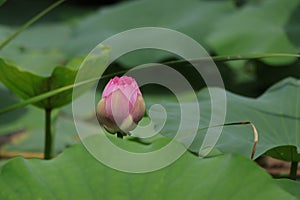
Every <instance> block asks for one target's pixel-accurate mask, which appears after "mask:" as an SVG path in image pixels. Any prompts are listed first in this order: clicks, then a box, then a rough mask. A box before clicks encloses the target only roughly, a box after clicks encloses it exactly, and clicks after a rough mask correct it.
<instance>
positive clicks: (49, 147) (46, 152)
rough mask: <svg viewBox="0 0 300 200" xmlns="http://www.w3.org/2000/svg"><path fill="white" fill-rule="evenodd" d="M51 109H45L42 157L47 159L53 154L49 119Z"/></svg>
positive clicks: (51, 129)
mask: <svg viewBox="0 0 300 200" xmlns="http://www.w3.org/2000/svg"><path fill="white" fill-rule="evenodd" d="M51 111H52V110H51V109H45V120H46V122H45V149H44V159H46V160H49V159H51V158H52V156H53V139H54V132H53V125H52V119H51Z"/></svg>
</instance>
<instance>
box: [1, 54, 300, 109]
mask: <svg viewBox="0 0 300 200" xmlns="http://www.w3.org/2000/svg"><path fill="white" fill-rule="evenodd" d="M271 57H274V58H276V57H293V58H300V55H299V54H284V53H270V54H245V55H235V56H233V55H228V56H213V57H204V58H199V59H193V60H189V61H190V62H197V61H204V60H209V59H212V60H214V61H216V62H221V61H224V62H226V61H231V60H250V59H259V58H271ZM186 62H188V61H186V60H179V61H170V62H165V63H163V64H166V65H167V64H179V63H186ZM147 67H152V66H147ZM126 72H127V70H123V71H119V72H115V73H112V74H107V75H104V76H102V77H101V79H103V78H108V77H112V76H114V75H120V74H124V73H126ZM96 81H99V79H98V78H95V79H90V80H85V81H82V82H79V83H76V84H71V85H67V86H64V87H60V88H57V89H55V90H52V91H49V92H46V93H43V94H40V95H37V96H35V97H32V98H29V99H26V100H24V101H22V102H19V103H16V104H13V105H11V106H8V107H5V108H3V109H1V110H0V115H1V114H4V113H6V112H9V111H12V110H15V109H17V108H20V107H23V106H26V105H28V104H33V103H36V102H39V101H42V100H44V99H46V98H48V97H52V96H54V95H56V94H59V93H62V92H65V91H67V90H71V89H72V88H75V87H79V86H82V85H85V84H90V83H91V82H96Z"/></svg>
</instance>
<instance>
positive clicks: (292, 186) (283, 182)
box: [276, 179, 300, 199]
mask: <svg viewBox="0 0 300 200" xmlns="http://www.w3.org/2000/svg"><path fill="white" fill-rule="evenodd" d="M276 182H277V184H278V185H279V186H280V187H281V188H282V189H284V190H285V191H287V192H289V193H290V194H292V195H294V196H295V197H297V198H298V199H300V190H299V188H300V182H299V181H292V180H290V179H277V180H276Z"/></svg>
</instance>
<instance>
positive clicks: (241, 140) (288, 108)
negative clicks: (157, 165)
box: [146, 78, 300, 161]
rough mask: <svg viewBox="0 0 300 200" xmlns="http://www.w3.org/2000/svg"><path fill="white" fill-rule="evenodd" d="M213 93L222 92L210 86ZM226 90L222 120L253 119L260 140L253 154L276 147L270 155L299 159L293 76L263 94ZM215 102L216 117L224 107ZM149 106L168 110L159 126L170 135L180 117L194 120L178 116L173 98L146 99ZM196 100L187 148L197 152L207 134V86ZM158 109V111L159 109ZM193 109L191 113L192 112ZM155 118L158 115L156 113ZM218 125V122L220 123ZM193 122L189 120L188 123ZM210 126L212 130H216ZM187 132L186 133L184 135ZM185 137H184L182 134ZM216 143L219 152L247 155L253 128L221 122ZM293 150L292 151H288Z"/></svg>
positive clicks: (299, 101) (297, 92)
mask: <svg viewBox="0 0 300 200" xmlns="http://www.w3.org/2000/svg"><path fill="white" fill-rule="evenodd" d="M211 91H213V92H214V93H218V92H222V89H219V88H211ZM226 94H227V111H226V120H225V123H232V122H248V121H250V122H252V123H253V124H254V125H255V127H256V128H257V131H258V134H259V141H258V145H257V149H256V154H255V158H257V157H258V156H260V155H262V154H264V153H266V152H267V151H268V150H271V149H273V148H275V147H280V148H276V149H275V152H273V153H272V154H270V155H274V154H278V153H279V154H280V156H277V158H278V157H280V158H281V159H285V160H289V161H290V160H294V159H296V160H299V155H293V156H292V154H293V153H294V154H295V152H296V154H299V152H300V137H299V136H300V135H299V131H300V130H299V129H300V111H299V108H300V83H299V81H298V80H296V79H293V78H287V79H285V80H283V81H281V82H279V83H277V84H275V85H274V86H272V87H271V88H269V89H268V90H267V91H266V92H265V93H264V94H263V95H261V96H260V97H258V98H256V99H254V98H246V97H242V96H239V95H235V94H233V93H230V92H226ZM215 100H216V102H217V103H216V104H215V105H214V106H215V111H216V113H215V114H216V115H215V117H217V118H218V117H219V116H222V115H221V114H220V115H219V114H218V112H221V111H222V110H223V109H222V108H221V107H220V106H221V105H223V104H222V103H220V104H218V101H221V100H219V99H215ZM147 101H148V104H149V105H148V106H151V105H152V104H155V103H156V104H157V103H159V104H162V106H163V107H165V110H166V111H167V114H168V117H167V120H166V124H165V126H164V128H163V129H162V131H161V133H162V134H163V135H166V136H169V137H172V136H174V134H176V132H177V130H178V127H179V124H180V122H181V120H182V123H184V124H185V125H186V126H189V123H193V122H192V121H193V120H192V119H191V118H189V117H186V119H181V118H180V117H178V116H180V115H181V113H180V107H179V105H178V103H177V102H176V101H174V100H169V101H159V100H158V99H152V98H149V99H146V102H147ZM198 101H199V104H200V124H199V128H200V129H199V131H198V133H197V135H196V137H195V139H194V141H193V143H192V145H191V146H190V150H191V151H193V152H195V153H199V150H200V147H201V145H202V143H203V140H204V137H205V136H206V133H207V129H204V130H201V128H205V127H208V126H209V122H210V119H211V99H210V95H209V93H208V90H207V89H204V90H202V91H200V92H199V94H198ZM158 112H160V111H158ZM192 114H193V113H191V116H192ZM156 116H157V117H156V118H157V119H158V120H161V119H159V118H160V116H161V115H159V114H157V115H156ZM220 125H221V124H220ZM191 126H192V124H191ZM214 129H216V130H217V129H218V128H213V127H211V128H210V130H211V131H212V133H216V132H215V131H216V130H214ZM186 137H187V138H189V137H190V136H189V135H188V134H187V136H186ZM182 140H183V141H185V139H184V138H182ZM286 145H290V146H294V147H295V149H293V148H289V150H288V151H287V149H286ZM215 147H216V148H217V149H219V150H221V151H222V152H234V153H239V154H243V155H245V156H248V157H250V155H251V151H252V147H253V130H252V128H251V126H250V125H235V126H224V127H223V130H222V134H221V136H220V138H219V139H218V142H217V143H216V145H215ZM291 150H293V152H291ZM288 152H289V153H288Z"/></svg>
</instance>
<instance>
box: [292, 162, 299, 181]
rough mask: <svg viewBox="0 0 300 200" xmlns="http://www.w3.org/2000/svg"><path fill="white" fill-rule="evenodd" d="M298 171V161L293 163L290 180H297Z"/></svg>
mask: <svg viewBox="0 0 300 200" xmlns="http://www.w3.org/2000/svg"><path fill="white" fill-rule="evenodd" d="M297 171H298V161H294V162H291V168H290V179H292V180H296V178H297Z"/></svg>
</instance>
